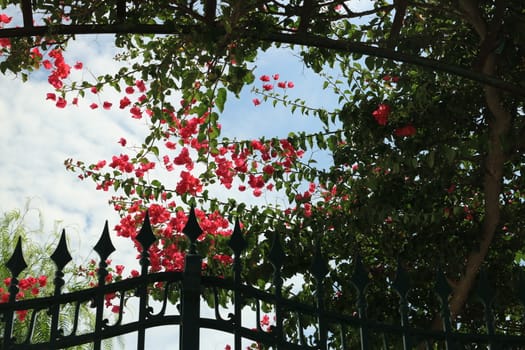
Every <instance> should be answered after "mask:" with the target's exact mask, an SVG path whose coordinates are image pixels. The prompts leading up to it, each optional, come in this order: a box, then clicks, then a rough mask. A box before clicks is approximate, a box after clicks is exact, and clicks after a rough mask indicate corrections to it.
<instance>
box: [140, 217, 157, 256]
mask: <svg viewBox="0 0 525 350" xmlns="http://www.w3.org/2000/svg"><path fill="white" fill-rule="evenodd" d="M136 238H137V241H139V243H140V245H141V246H142V251H143V252H144V251H147V250H148V249H149V247H150V246H151V245H152V244H153V242H155V241H156V240H157V237H155V235H154V234H153V229H152V228H151V222H150V220H149V212H148V211H146V215H145V216H144V223H143V224H142V228H141V229H140V232H139V234H138V235H137V237H136Z"/></svg>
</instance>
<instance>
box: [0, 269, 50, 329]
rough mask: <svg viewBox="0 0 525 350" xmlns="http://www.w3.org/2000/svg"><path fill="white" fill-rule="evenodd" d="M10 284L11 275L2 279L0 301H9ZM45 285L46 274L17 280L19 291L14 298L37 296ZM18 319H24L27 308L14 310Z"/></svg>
mask: <svg viewBox="0 0 525 350" xmlns="http://www.w3.org/2000/svg"><path fill="white" fill-rule="evenodd" d="M10 285H11V277H7V278H5V279H4V286H5V288H4V287H0V303H7V302H8V301H9V286H10ZM46 285H47V276H45V275H41V276H39V277H33V276H29V277H26V278H22V279H21V280H20V281H18V288H19V291H18V293H17V294H16V300H22V299H27V298H30V297H36V296H38V295H39V294H40V293H41V292H42V290H43V288H45V287H46ZM16 315H17V317H18V320H20V321H24V320H25V318H26V316H27V310H18V311H17V312H16Z"/></svg>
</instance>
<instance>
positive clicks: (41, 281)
mask: <svg viewBox="0 0 525 350" xmlns="http://www.w3.org/2000/svg"><path fill="white" fill-rule="evenodd" d="M38 284H39V285H40V287H45V286H46V284H47V276H44V275H42V276H40V277H38Z"/></svg>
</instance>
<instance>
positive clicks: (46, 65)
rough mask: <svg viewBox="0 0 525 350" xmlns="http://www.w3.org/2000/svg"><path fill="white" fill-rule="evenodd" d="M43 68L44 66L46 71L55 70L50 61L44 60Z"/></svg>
mask: <svg viewBox="0 0 525 350" xmlns="http://www.w3.org/2000/svg"><path fill="white" fill-rule="evenodd" d="M42 66H43V67H44V68H45V69H51V68H53V63H51V61H50V60H43V61H42Z"/></svg>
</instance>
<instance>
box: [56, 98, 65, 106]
mask: <svg viewBox="0 0 525 350" xmlns="http://www.w3.org/2000/svg"><path fill="white" fill-rule="evenodd" d="M66 104H67V101H66V100H65V99H64V98H62V97H59V98H58V101H57V103H56V106H57V107H58V108H64V107H66Z"/></svg>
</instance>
